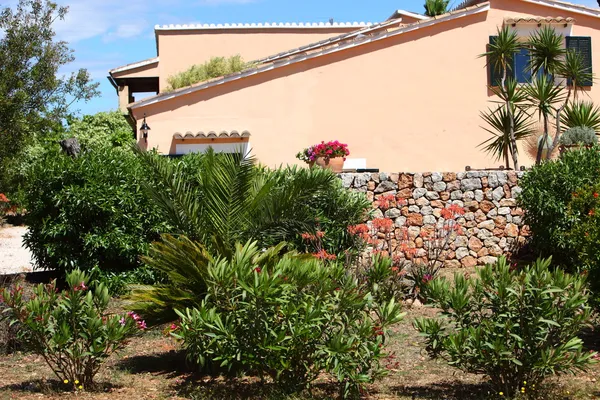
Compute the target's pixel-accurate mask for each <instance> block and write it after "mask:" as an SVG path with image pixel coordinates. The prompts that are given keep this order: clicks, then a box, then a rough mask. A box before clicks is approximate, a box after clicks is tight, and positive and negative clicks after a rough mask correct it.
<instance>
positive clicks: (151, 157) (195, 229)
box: [131, 149, 370, 312]
mask: <svg viewBox="0 0 600 400" xmlns="http://www.w3.org/2000/svg"><path fill="white" fill-rule="evenodd" d="M138 154H139V157H141V159H142V160H143V162H144V163H145V165H146V167H147V169H148V171H149V173H150V174H152V176H153V178H154V179H153V181H154V183H152V184H149V185H148V186H147V190H148V192H149V194H150V196H151V199H152V200H153V201H154V202H155V203H156V204H157V206H158V207H159V209H160V210H161V211H162V212H163V213H164V215H165V216H166V218H167V220H168V222H169V226H172V227H173V229H172V231H171V232H170V235H163V236H162V240H161V241H160V242H157V243H154V244H152V246H151V248H150V256H149V257H147V258H145V259H144V262H145V263H146V264H147V265H149V266H151V267H153V268H154V269H158V270H160V271H162V272H163V273H165V274H166V275H167V276H168V277H169V282H168V283H167V284H165V285H161V286H155V287H137V288H136V289H135V290H134V291H133V292H132V294H131V300H133V301H134V302H135V303H136V304H137V305H134V306H133V308H135V309H136V310H139V311H159V312H163V311H165V309H168V308H169V304H170V303H169V302H172V301H179V300H178V299H181V302H182V303H185V302H186V301H187V300H186V299H188V300H189V298H190V296H192V297H193V298H196V297H197V296H198V295H200V294H203V290H204V286H203V283H202V282H203V280H202V276H201V274H200V272H198V269H199V268H200V269H201V266H202V265H204V264H206V263H207V262H208V261H207V260H210V259H217V258H224V259H231V258H232V257H234V254H235V249H236V246H237V244H239V243H246V242H248V241H250V240H252V241H256V242H257V243H258V245H259V246H260V248H268V247H271V246H275V245H277V244H279V243H282V242H284V243H286V245H285V246H286V248H288V249H290V248H292V249H293V248H294V246H293V243H294V242H297V241H298V238H299V237H300V235H301V234H302V233H304V232H313V233H314V232H316V231H317V230H323V231H326V232H334V231H335V232H337V234H336V235H335V237H332V238H328V237H327V236H326V237H325V238H324V243H323V247H326V246H329V247H327V248H326V250H327V251H329V252H330V253H338V252H339V253H343V252H344V250H346V249H349V248H351V247H352V243H353V242H352V238H351V237H350V236H349V235H348V234H347V227H348V225H353V224H357V223H361V222H363V221H364V218H365V216H366V210H367V209H368V208H369V206H370V203H369V202H368V201H367V199H366V197H365V196H364V195H362V194H359V193H351V192H350V191H348V190H346V189H344V188H343V187H342V184H341V180H340V179H338V178H337V176H336V175H335V174H334V173H332V172H330V171H329V170H325V169H321V168H312V169H307V168H298V167H287V168H279V169H276V170H269V169H266V168H263V167H259V166H256V165H255V160H254V158H252V157H248V156H246V155H244V154H243V153H241V152H238V153H233V154H217V153H215V152H214V151H213V150H212V149H209V150H208V151H207V152H206V153H204V154H194V155H191V156H187V157H188V158H187V159H186V160H185V162H173V161H172V160H169V159H167V158H163V157H159V156H157V155H155V154H151V153H145V152H142V151H141V150H139V151H138ZM340 232H341V233H340ZM344 234H346V235H347V236H344ZM328 239H329V240H330V242H329V243H326V241H327V240H328ZM282 247H283V245H282ZM186 282H187V283H186ZM190 285H191V286H190Z"/></svg>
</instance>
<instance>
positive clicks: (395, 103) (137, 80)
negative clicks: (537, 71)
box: [110, 0, 600, 171]
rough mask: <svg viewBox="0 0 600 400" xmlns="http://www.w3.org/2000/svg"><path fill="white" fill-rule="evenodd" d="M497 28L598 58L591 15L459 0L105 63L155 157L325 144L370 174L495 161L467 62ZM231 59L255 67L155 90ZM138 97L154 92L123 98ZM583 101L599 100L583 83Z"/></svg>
mask: <svg viewBox="0 0 600 400" xmlns="http://www.w3.org/2000/svg"><path fill="white" fill-rule="evenodd" d="M505 24H508V25H510V26H511V27H512V28H513V29H514V30H516V31H517V33H518V34H519V36H522V37H523V38H524V39H525V38H527V37H528V35H529V34H530V33H531V32H532V31H535V30H536V29H538V28H539V27H541V26H544V25H551V26H553V27H554V28H555V29H556V30H557V31H558V32H560V33H562V34H563V35H564V37H565V46H567V45H568V46H570V47H573V46H575V47H576V48H578V49H579V50H580V51H581V52H582V54H584V57H585V58H586V62H588V64H589V65H590V66H593V59H594V58H596V57H595V56H596V54H598V52H599V51H600V9H596V8H590V7H586V6H582V5H577V4H572V3H567V2H564V1H559V0H489V1H481V0H470V1H465V2H463V3H462V4H461V5H460V6H459V7H457V8H455V9H454V10H452V11H451V12H449V13H447V14H444V15H441V16H437V17H434V18H429V17H425V16H422V15H419V14H415V13H411V12H407V11H403V10H398V11H396V12H394V13H393V14H392V15H391V17H390V18H389V19H387V20H385V21H383V22H380V23H376V24H336V23H333V24H331V23H329V24H321V25H317V26H314V25H312V24H310V25H292V24H285V25H280V24H269V25H266V24H263V25H262V26H261V25H241V26H240V25H235V26H233V25H229V26H227V25H222V26H221V25H211V26H187V27H186V26H175V27H173V26H171V27H157V29H156V38H157V49H158V57H157V58H154V59H150V60H146V61H142V62H139V63H135V64H132V65H129V66H125V67H120V68H116V69H114V70H112V71H111V72H110V75H111V76H110V79H111V80H113V82H114V84H115V86H116V87H117V88H118V90H119V99H120V100H119V101H120V104H121V106H122V107H123V108H124V109H125V108H126V109H127V112H128V114H129V116H130V117H131V118H132V119H133V120H134V121H135V123H136V125H137V127H138V129H139V128H140V126H141V125H142V123H143V122H144V121H146V123H147V124H148V126H150V127H151V131H150V133H149V135H148V138H147V140H145V139H144V138H143V137H142V136H141V135H138V140H139V143H140V145H142V146H143V147H146V148H157V149H158V151H159V152H162V153H164V154H185V153H188V152H191V151H202V150H203V149H205V148H207V147H208V146H213V147H214V148H215V149H217V150H221V151H229V150H231V149H233V148H236V147H240V146H241V147H245V148H247V149H248V148H251V149H252V152H253V154H254V155H256V156H257V158H258V159H259V161H260V162H262V163H263V164H266V165H268V166H276V165H280V164H293V163H297V162H298V160H296V159H295V154H296V153H297V152H298V151H299V150H301V149H302V148H304V147H307V146H309V145H311V144H314V143H318V142H320V141H322V140H334V139H337V140H340V141H342V142H345V143H348V145H349V148H350V151H351V157H353V158H359V159H366V165H367V167H369V168H371V167H373V168H379V169H380V170H382V171H432V170H433V171H435V170H438V171H439V170H447V171H451V170H462V169H464V168H465V166H466V165H469V166H472V167H474V168H485V167H497V166H498V165H500V164H502V161H496V160H493V159H492V158H490V156H489V155H487V154H485V153H484V152H483V151H482V150H481V148H480V147H478V145H479V144H480V143H482V142H483V141H484V140H486V139H487V138H488V137H489V133H487V132H486V131H485V130H484V129H482V127H481V126H482V125H483V122H482V120H481V119H480V116H479V113H480V111H483V110H485V109H487V108H488V107H489V106H490V100H493V93H492V92H491V91H490V90H489V88H488V85H489V84H490V82H491V81H492V80H493V79H494V78H493V77H492V73H491V71H490V70H489V67H488V66H486V64H487V62H486V59H485V58H480V57H478V55H480V54H482V53H484V52H485V51H486V48H487V45H488V43H489V41H490V37H492V36H494V35H495V34H496V33H497V30H498V28H499V27H502V26H503V25H505ZM237 53H239V54H241V55H242V56H244V58H245V59H247V60H256V62H255V63H254V65H253V67H251V68H249V69H248V70H245V71H243V72H241V73H236V74H232V75H229V76H225V77H221V78H217V79H213V80H211V81H208V82H201V83H198V84H195V85H193V86H190V87H186V88H182V89H178V90H175V91H173V92H162V91H161V88H162V87H164V85H165V82H166V78H167V77H168V76H169V75H170V74H173V73H174V72H177V71H180V70H184V69H186V68H187V67H189V66H190V65H191V64H193V63H198V62H201V61H205V60H207V59H208V58H210V57H211V56H229V55H234V54H237ZM524 56H526V54H525V55H524ZM517 78H518V79H526V78H527V76H525V75H519V76H517ZM147 89H151V90H147ZM136 91H154V92H157V95H155V96H152V97H149V98H145V99H143V100H140V101H135V102H134V101H133V98H132V97H131V93H132V92H136ZM583 96H586V97H589V99H590V100H592V101H594V102H595V103H597V104H600V88H599V87H598V85H594V84H593V82H589V83H588V86H586V87H585V90H584V94H583ZM521 159H522V160H523V161H527V160H526V157H525V155H524V154H523V151H521Z"/></svg>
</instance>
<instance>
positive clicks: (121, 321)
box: [119, 317, 126, 326]
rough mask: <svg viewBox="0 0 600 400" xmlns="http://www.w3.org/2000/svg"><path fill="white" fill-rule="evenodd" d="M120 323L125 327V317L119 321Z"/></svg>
mask: <svg viewBox="0 0 600 400" xmlns="http://www.w3.org/2000/svg"><path fill="white" fill-rule="evenodd" d="M119 323H120V324H121V326H125V323H126V322H125V317H122V318H121V319H120V320H119Z"/></svg>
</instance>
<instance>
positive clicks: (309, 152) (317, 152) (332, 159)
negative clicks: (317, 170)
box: [296, 140, 350, 172]
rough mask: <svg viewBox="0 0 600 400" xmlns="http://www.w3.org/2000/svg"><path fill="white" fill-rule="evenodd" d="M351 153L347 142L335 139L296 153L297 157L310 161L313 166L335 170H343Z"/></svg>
mask: <svg viewBox="0 0 600 400" xmlns="http://www.w3.org/2000/svg"><path fill="white" fill-rule="evenodd" d="M349 154H350V151H349V150H348V145H347V144H344V143H340V142H339V141H337V140H333V141H329V142H321V143H320V144H315V145H313V146H310V147H309V148H306V149H304V150H302V151H301V152H299V153H298V154H296V158H298V159H299V160H302V161H304V162H306V163H308V165H309V166H310V167H311V168H312V167H313V166H314V165H318V166H319V167H321V168H328V169H330V170H332V171H333V172H342V168H343V166H344V161H345V160H346V156H348V155H349Z"/></svg>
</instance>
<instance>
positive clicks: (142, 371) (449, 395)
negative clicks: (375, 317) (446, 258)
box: [0, 306, 600, 400]
mask: <svg viewBox="0 0 600 400" xmlns="http://www.w3.org/2000/svg"><path fill="white" fill-rule="evenodd" d="M117 308H118V306H117ZM407 311H408V314H407V317H406V319H405V320H404V321H403V322H402V323H400V324H398V325H396V326H395V327H393V328H392V333H391V342H390V350H391V351H392V352H393V354H394V359H392V360H390V362H389V368H390V374H389V375H388V376H387V377H386V378H384V379H383V380H382V381H380V382H378V383H376V384H374V385H370V386H369V390H368V393H365V395H364V396H363V398H366V399H398V400H408V399H448V400H453V399H456V400H458V399H461V400H469V399H472V400H475V399H485V398H499V397H498V396H497V395H496V396H495V395H493V394H491V393H489V389H488V387H487V386H486V385H485V382H483V381H482V379H481V378H480V377H479V376H475V375H470V374H464V373H461V372H459V371H457V370H456V369H454V368H451V367H449V366H447V365H446V364H445V363H444V362H442V361H432V360H430V359H428V357H427V356H426V355H425V354H424V352H423V351H422V345H421V344H420V340H421V338H420V337H419V335H418V333H417V332H416V331H415V330H414V329H413V328H412V321H413V320H414V318H416V317H419V316H432V315H433V314H434V313H435V310H433V309H431V308H428V307H415V308H411V309H408V310H407ZM587 339H589V340H588V341H587V344H588V348H590V349H592V348H593V349H595V350H597V349H598V347H599V345H600V340H599V338H598V335H597V334H596V333H594V334H590V335H589V336H588V337H587ZM396 362H397V364H396ZM0 376H2V380H1V383H0V398H11V399H34V398H35V399H37V398H40V397H43V398H49V399H54V398H56V399H58V398H61V399H63V398H67V399H68V398H80V397H83V398H89V399H164V398H170V399H187V398H192V399H286V398H293V399H298V400H300V399H331V398H336V392H335V390H336V386H335V385H333V384H330V380H329V379H328V377H327V376H322V377H321V378H320V379H319V381H318V383H317V384H316V385H315V388H314V389H313V392H312V394H308V393H306V394H304V395H301V396H294V397H286V396H283V395H280V394H277V391H276V388H274V387H272V386H270V385H268V384H267V385H261V384H260V382H259V380H258V378H254V377H246V378H240V379H237V380H234V381H225V380H224V379H222V378H212V377H207V376H201V375H198V374H194V373H193V372H190V370H189V369H188V368H187V367H186V362H185V357H184V354H183V353H182V352H180V351H178V344H177V342H176V341H174V340H173V339H171V338H169V337H165V336H164V335H163V333H162V330H161V329H154V330H151V331H149V332H146V333H145V334H144V335H143V336H142V337H141V338H138V339H135V340H133V341H131V343H129V344H128V346H127V347H126V349H125V351H123V352H122V353H120V354H118V355H117V356H113V357H112V358H111V359H110V360H109V362H108V363H107V365H106V366H104V367H103V368H102V369H101V370H100V373H99V374H98V376H97V380H96V381H97V382H99V386H100V389H99V390H98V391H96V392H92V393H71V392H66V391H65V390H66V388H65V387H64V386H65V385H62V384H61V383H60V382H58V381H57V380H56V378H55V377H54V375H53V374H52V372H51V371H50V370H49V369H48V367H47V366H46V364H45V362H44V360H43V359H42V358H41V357H40V356H37V355H34V354H29V353H23V352H17V353H14V354H9V355H5V356H0ZM598 380H600V365H594V366H593V367H592V368H591V369H590V371H588V372H587V373H585V374H578V375H577V376H575V377H570V376H566V377H562V378H560V379H555V380H550V381H549V387H550V393H549V394H547V395H545V396H544V397H543V398H545V399H561V400H563V399H573V400H575V399H582V400H583V399H593V398H598V396H600V385H599V384H598Z"/></svg>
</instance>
